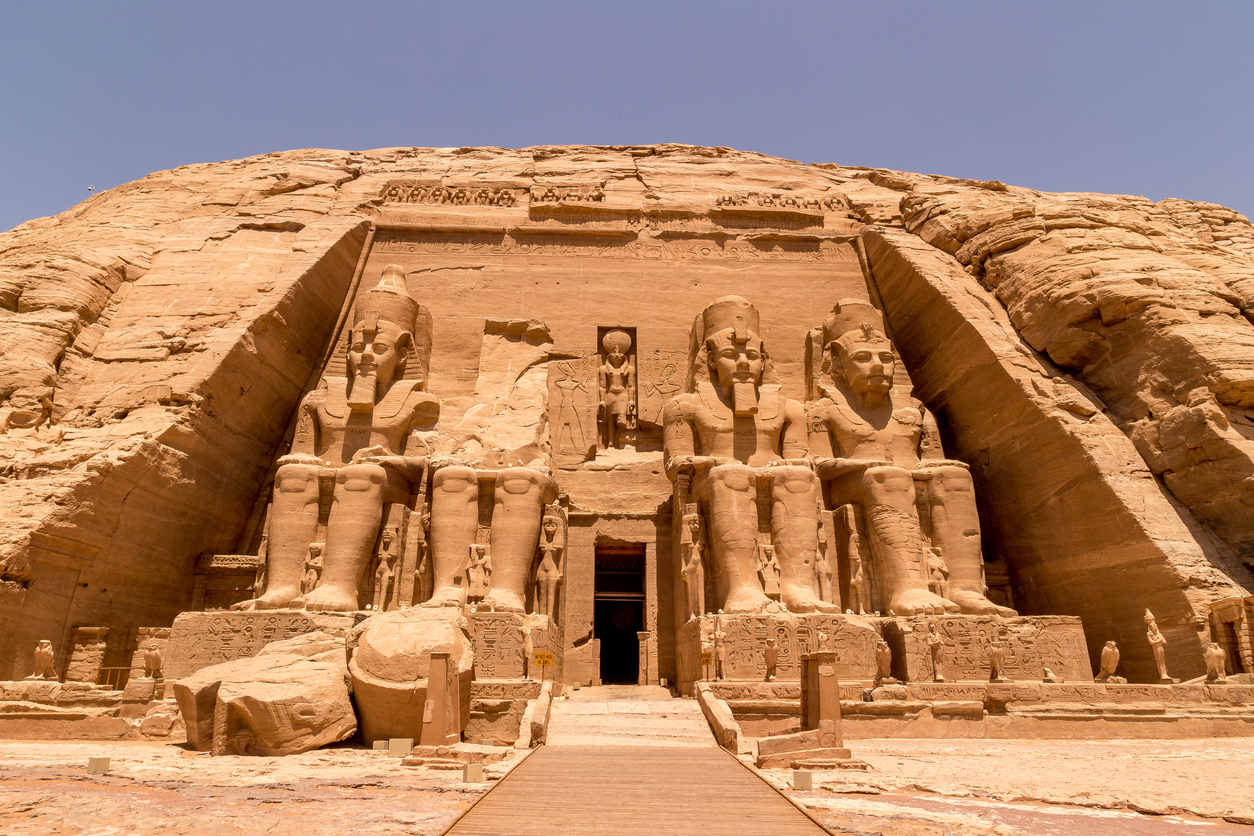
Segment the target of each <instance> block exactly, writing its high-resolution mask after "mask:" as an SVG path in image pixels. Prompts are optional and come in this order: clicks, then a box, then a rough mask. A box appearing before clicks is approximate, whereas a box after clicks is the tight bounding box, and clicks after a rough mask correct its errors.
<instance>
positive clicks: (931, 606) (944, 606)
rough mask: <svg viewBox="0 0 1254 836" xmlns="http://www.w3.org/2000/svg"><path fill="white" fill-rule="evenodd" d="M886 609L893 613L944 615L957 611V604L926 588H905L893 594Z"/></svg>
mask: <svg viewBox="0 0 1254 836" xmlns="http://www.w3.org/2000/svg"><path fill="white" fill-rule="evenodd" d="M888 609H890V610H891V611H892V612H893V614H894V615H945V614H946V613H956V612H958V605H957V604H955V603H954V602H953V601H946V600H945V599H944V598H942V597H940V596H939V595H936V594H935V593H932V592H928V591H927V590H926V589H907V590H906V591H905V592H899V593H897V594H896V595H894V596H893V598H892V600H891V601H890V602H889V604H888Z"/></svg>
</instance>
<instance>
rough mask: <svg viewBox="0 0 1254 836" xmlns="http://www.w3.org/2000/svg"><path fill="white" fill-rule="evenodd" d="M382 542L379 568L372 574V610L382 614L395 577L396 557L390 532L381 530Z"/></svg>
mask: <svg viewBox="0 0 1254 836" xmlns="http://www.w3.org/2000/svg"><path fill="white" fill-rule="evenodd" d="M382 539H383V542H382V544H381V545H380V546H379V568H378V569H376V570H375V572H374V609H375V612H382V611H383V610H384V609H386V608H387V604H388V588H389V587H390V586H391V584H392V578H393V577H395V575H396V555H395V554H393V553H392V542H393V537H392V530H391V529H390V528H385V529H383V537H382Z"/></svg>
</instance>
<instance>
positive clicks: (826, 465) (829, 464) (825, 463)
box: [814, 458, 892, 479]
mask: <svg viewBox="0 0 1254 836" xmlns="http://www.w3.org/2000/svg"><path fill="white" fill-rule="evenodd" d="M891 464H892V462H886V461H879V460H876V459H828V458H816V459H815V460H814V469H815V470H816V471H817V472H818V474H819V478H820V479H835V478H836V477H838V476H844V475H845V474H847V473H856V472H857V471H859V470H867V469H868V468H872V467H887V466H889V465H891Z"/></svg>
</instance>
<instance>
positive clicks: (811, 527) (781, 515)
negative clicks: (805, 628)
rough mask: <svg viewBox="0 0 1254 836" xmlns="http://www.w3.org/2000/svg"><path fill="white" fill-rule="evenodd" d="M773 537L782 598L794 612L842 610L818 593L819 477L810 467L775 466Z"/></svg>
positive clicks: (772, 480) (838, 605)
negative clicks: (817, 525) (817, 527)
mask: <svg viewBox="0 0 1254 836" xmlns="http://www.w3.org/2000/svg"><path fill="white" fill-rule="evenodd" d="M769 473H770V474H771V476H772V479H771V536H772V539H773V540H774V542H775V558H776V560H777V561H778V563H779V575H780V577H779V581H780V600H781V601H783V602H784V606H786V607H788V609H789V610H790V611H792V612H840V604H830V603H826V602H824V601H823V599H822V598H821V597H820V596H819V595H818V594H816V592H815V577H814V555H815V553H816V552H817V551H818V548H819V538H818V533H817V529H816V526H815V523H816V517H817V515H818V506H817V505H816V501H817V497H816V493H817V490H816V489H817V487H818V480H817V479H816V478H815V477H814V472H813V471H812V470H810V469H809V468H808V467H773V468H771V469H770V471H769Z"/></svg>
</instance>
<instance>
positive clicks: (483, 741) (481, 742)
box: [475, 737, 496, 746]
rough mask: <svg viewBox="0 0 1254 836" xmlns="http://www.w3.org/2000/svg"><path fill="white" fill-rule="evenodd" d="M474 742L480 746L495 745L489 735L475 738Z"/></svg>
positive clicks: (494, 741)
mask: <svg viewBox="0 0 1254 836" xmlns="http://www.w3.org/2000/svg"><path fill="white" fill-rule="evenodd" d="M475 743H477V744H479V745H480V746H495V745H496V740H494V739H493V738H491V737H481V738H479V739H478V740H476V741H475Z"/></svg>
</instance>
